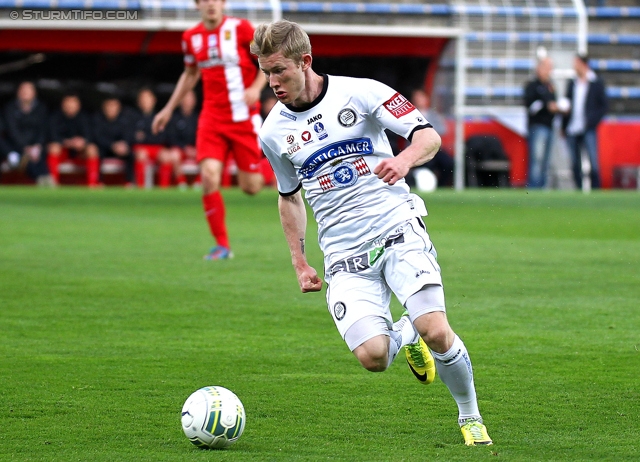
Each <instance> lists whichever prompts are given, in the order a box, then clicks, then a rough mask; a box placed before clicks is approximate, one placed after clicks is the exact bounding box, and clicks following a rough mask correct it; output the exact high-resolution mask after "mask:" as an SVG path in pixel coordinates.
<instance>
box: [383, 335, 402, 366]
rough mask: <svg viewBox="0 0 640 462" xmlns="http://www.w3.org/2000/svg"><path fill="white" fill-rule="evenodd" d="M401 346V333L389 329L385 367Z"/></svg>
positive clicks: (394, 357) (389, 363)
mask: <svg viewBox="0 0 640 462" xmlns="http://www.w3.org/2000/svg"><path fill="white" fill-rule="evenodd" d="M400 348H402V335H400V333H399V332H396V331H393V330H390V331H389V362H388V363H387V368H388V367H389V366H391V363H392V362H393V360H394V359H396V356H397V355H398V351H400Z"/></svg>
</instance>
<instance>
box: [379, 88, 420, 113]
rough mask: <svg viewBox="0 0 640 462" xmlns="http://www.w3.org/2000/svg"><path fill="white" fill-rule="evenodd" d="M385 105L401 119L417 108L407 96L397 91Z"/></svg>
mask: <svg viewBox="0 0 640 462" xmlns="http://www.w3.org/2000/svg"><path fill="white" fill-rule="evenodd" d="M383 106H384V107H385V109H386V110H387V111H389V112H390V113H391V114H393V116H394V117H395V118H396V119H399V118H400V117H402V116H403V115H406V114H409V113H410V112H411V111H413V110H414V109H415V106H414V105H413V104H411V102H410V101H409V100H408V99H407V98H405V97H404V96H402V95H401V94H400V93H397V92H396V94H395V95H393V96H392V97H391V98H389V99H388V100H387V101H385V102H384V104H383Z"/></svg>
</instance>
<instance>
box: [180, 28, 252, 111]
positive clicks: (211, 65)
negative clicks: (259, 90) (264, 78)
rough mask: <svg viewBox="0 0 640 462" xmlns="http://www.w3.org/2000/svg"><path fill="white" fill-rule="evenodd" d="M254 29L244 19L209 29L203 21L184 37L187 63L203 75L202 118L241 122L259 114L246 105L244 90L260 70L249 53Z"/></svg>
mask: <svg viewBox="0 0 640 462" xmlns="http://www.w3.org/2000/svg"><path fill="white" fill-rule="evenodd" d="M251 40H253V27H252V26H251V24H250V23H249V21H247V20H245V19H239V18H232V17H228V16H225V17H224V18H223V20H222V22H221V23H220V25H219V26H218V27H217V28H216V29H213V30H208V29H207V28H206V27H205V26H204V24H203V23H202V22H201V23H199V24H198V25H197V26H195V27H193V28H191V29H188V30H187V31H185V32H184V34H183V35H182V51H183V53H184V64H185V66H187V67H195V66H197V67H198V68H199V69H200V72H201V75H202V87H203V96H204V101H203V107H202V114H203V117H206V118H209V119H213V120H215V121H228V122H242V121H245V120H249V119H250V117H251V116H252V115H254V114H258V113H259V107H258V106H257V105H255V106H252V107H249V106H247V105H246V104H245V102H244V91H245V89H246V88H247V87H249V86H250V85H251V84H252V83H253V81H254V80H255V78H256V76H257V73H258V67H257V64H256V60H255V58H254V57H253V56H252V55H251V53H250V52H249V45H250V43H251Z"/></svg>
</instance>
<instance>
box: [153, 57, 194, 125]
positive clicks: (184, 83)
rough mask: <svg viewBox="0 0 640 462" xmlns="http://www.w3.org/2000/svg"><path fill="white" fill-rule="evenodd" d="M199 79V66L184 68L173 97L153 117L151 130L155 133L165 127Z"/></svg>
mask: <svg viewBox="0 0 640 462" xmlns="http://www.w3.org/2000/svg"><path fill="white" fill-rule="evenodd" d="M198 80H200V70H199V69H198V68H197V67H189V66H188V67H185V68H184V71H183V72H182V75H180V78H179V79H178V83H177V84H176V88H175V89H174V90H173V93H172V94H171V98H169V101H167V104H166V105H165V106H164V107H163V108H162V109H161V110H160V112H158V113H157V114H156V116H155V117H154V118H153V123H152V124H151V131H153V133H154V134H157V133H158V132H161V131H163V130H164V129H165V127H166V126H167V124H168V123H169V120H170V119H171V115H172V114H173V111H174V110H175V108H176V107H178V104H180V101H182V98H184V95H186V94H187V93H188V92H189V91H191V90H193V89H194V87H195V86H196V84H197V83H198Z"/></svg>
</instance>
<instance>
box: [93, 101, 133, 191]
mask: <svg viewBox="0 0 640 462" xmlns="http://www.w3.org/2000/svg"><path fill="white" fill-rule="evenodd" d="M93 130H94V132H93V139H94V142H95V144H96V145H97V146H98V148H99V150H100V157H101V158H105V157H115V158H117V159H120V160H122V161H123V162H124V163H125V167H126V179H127V186H133V153H132V151H131V145H132V142H133V127H132V126H131V121H130V120H129V119H128V118H127V117H126V116H125V115H124V114H123V111H122V103H121V102H120V100H119V99H118V98H115V97H109V98H107V99H106V100H104V102H103V103H102V111H101V112H98V113H96V114H95V117H94V120H93Z"/></svg>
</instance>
